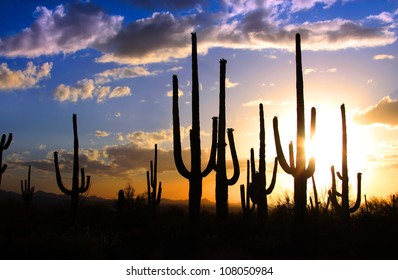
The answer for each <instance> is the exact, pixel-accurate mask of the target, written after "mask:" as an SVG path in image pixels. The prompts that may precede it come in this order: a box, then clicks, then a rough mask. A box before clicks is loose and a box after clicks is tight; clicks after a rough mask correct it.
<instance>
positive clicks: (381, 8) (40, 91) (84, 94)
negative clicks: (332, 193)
mask: <svg viewBox="0 0 398 280" xmlns="http://www.w3.org/2000/svg"><path fill="white" fill-rule="evenodd" d="M1 6H2V7H1V9H0V134H8V133H13V141H12V143H11V146H10V147H9V148H8V149H7V150H5V151H3V164H4V163H6V164H7V165H8V168H7V170H6V172H5V173H4V174H3V179H2V184H1V186H0V188H1V189H3V190H7V191H15V192H19V188H20V187H19V186H20V180H22V179H25V178H26V177H27V169H28V165H31V166H32V175H31V176H32V178H31V181H32V185H34V186H35V187H36V190H41V191H46V192H52V193H61V192H60V190H59V189H58V187H57V184H56V180H55V172H54V159H53V152H54V151H58V152H59V159H60V164H61V174H62V177H63V181H64V185H65V186H66V187H68V188H70V187H71V177H72V175H71V170H72V161H73V130H72V115H73V114H77V122H78V134H79V142H80V149H79V152H80V165H81V167H84V168H85V171H86V175H90V176H91V181H92V185H91V188H90V190H89V193H88V194H86V195H96V196H100V197H104V198H112V199H116V197H117V193H118V190H119V189H123V188H125V187H126V186H127V185H128V184H130V185H131V186H133V187H134V188H135V190H136V193H138V194H139V193H144V192H145V191H146V171H147V170H148V169H149V162H150V160H152V159H153V157H154V145H155V144H158V147H159V157H158V171H159V173H158V179H159V180H160V181H162V188H163V197H165V198H170V199H187V198H188V181H187V180H185V179H184V178H183V177H181V176H180V175H179V174H178V173H177V171H176V168H175V165H174V159H173V152H172V139H173V135H172V115H171V108H172V100H171V90H172V87H171V82H172V75H174V74H175V75H177V76H178V79H179V82H180V90H181V92H180V95H181V96H180V98H179V102H180V118H181V126H182V137H183V148H184V160H185V162H186V164H188V165H189V159H188V158H187V155H188V154H189V141H188V140H189V139H188V137H187V136H189V133H188V132H189V128H190V125H191V96H190V93H191V60H190V59H191V32H196V34H197V38H198V52H199V59H198V61H199V62H198V63H199V82H200V121H201V144H202V162H203V164H205V163H206V162H207V159H208V155H209V150H210V140H211V118H212V117H213V116H217V115H218V96H219V81H218V80H219V60H220V59H221V58H224V59H226V60H227V61H228V63H227V82H226V84H227V97H226V103H227V113H226V114H227V127H228V128H233V129H234V137H235V144H236V148H237V153H238V158H239V162H240V167H241V176H240V179H239V181H238V183H237V184H236V185H234V186H231V187H230V188H229V200H230V202H238V201H239V185H240V184H245V183H246V160H247V159H248V157H249V155H250V148H254V150H255V154H256V158H257V159H258V150H259V136H258V134H259V109H258V106H259V104H260V103H263V104H264V111H265V113H264V114H265V126H266V157H267V177H268V180H267V181H268V182H269V181H271V179H270V178H271V175H272V168H273V160H274V157H275V156H276V151H275V144H274V137H273V130H272V118H273V117H274V116H277V117H278V120H279V130H280V134H281V135H280V137H281V142H282V145H283V148H284V149H285V153H287V149H288V144H289V142H290V141H293V142H295V141H296V137H295V133H296V128H295V123H296V116H295V110H296V109H295V108H296V107H295V106H296V100H295V58H294V57H295V54H294V46H295V45H294V44H295V43H294V40H295V34H296V33H300V34H301V38H302V50H303V72H304V94H305V110H306V127H307V128H309V122H310V116H309V114H310V108H311V107H315V108H316V109H317V127H316V133H315V138H314V139H312V140H311V141H308V151H309V152H308V153H309V154H310V155H312V156H315V158H316V161H317V165H316V172H315V175H314V176H315V180H316V183H317V188H318V192H319V193H320V196H321V197H323V199H325V194H326V191H327V189H328V188H330V186H331V174H330V166H331V165H335V166H336V170H341V113H340V105H341V104H343V103H344V104H345V107H346V114H347V129H348V162H349V166H348V171H349V177H350V184H351V185H352V187H353V188H352V192H353V193H354V196H353V197H355V196H356V184H357V182H356V174H357V173H358V172H361V173H362V193H364V194H367V195H368V196H377V197H387V196H389V195H390V194H393V193H397V192H398V185H397V183H396V179H395V178H396V173H397V170H398V163H397V159H398V84H397V79H396V73H397V70H398V43H397V34H398V28H397V24H398V2H397V1H395V0H391V1H390V0H378V1H370V0H263V1H261V0H257V1H255V0H219V1H210V0H190V1H182V0H168V1H154V0H149V1H145V0H114V1H104V0H96V1H69V2H68V1H65V2H62V1H53V0H48V1H45V0H43V1H22V0H12V1H11V0H5V1H2V2H1ZM227 150H228V149H227ZM227 160H228V162H229V164H228V166H229V167H231V164H230V163H231V157H230V155H229V154H227ZM228 175H229V176H232V169H231V170H228ZM214 179H215V173H214V172H212V173H211V174H210V175H209V176H208V177H206V178H205V180H204V182H203V198H207V199H209V200H212V201H214V196H215V195H214V189H215V183H214ZM292 189H293V179H292V177H291V176H290V175H287V174H286V173H284V171H283V170H282V169H281V168H279V170H278V177H277V183H276V188H275V191H274V193H273V194H271V196H270V198H271V201H272V200H273V201H276V200H277V199H279V197H281V196H283V195H284V194H286V193H291V192H292ZM311 190H312V186H311V183H310V181H309V183H308V194H309V195H311Z"/></svg>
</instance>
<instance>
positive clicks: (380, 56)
mask: <svg viewBox="0 0 398 280" xmlns="http://www.w3.org/2000/svg"><path fill="white" fill-rule="evenodd" d="M394 58H395V56H394V55H392V54H377V55H375V56H373V59H374V60H385V59H394Z"/></svg>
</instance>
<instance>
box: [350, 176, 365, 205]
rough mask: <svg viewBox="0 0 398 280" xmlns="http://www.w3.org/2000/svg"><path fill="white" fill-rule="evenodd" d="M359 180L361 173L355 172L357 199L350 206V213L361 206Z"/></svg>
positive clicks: (360, 179)
mask: <svg viewBox="0 0 398 280" xmlns="http://www.w3.org/2000/svg"><path fill="white" fill-rule="evenodd" d="M361 181H362V173H360V172H359V173H357V183H358V186H357V188H358V190H357V200H356V201H355V205H354V206H353V207H351V208H350V213H354V212H355V211H357V210H358V209H359V207H360V206H361Z"/></svg>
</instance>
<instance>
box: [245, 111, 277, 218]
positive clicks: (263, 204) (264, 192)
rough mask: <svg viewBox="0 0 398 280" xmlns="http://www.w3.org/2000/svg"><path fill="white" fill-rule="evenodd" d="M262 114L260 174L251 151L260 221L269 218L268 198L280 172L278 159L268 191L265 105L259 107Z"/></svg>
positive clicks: (253, 180) (255, 199)
mask: <svg viewBox="0 0 398 280" xmlns="http://www.w3.org/2000/svg"><path fill="white" fill-rule="evenodd" d="M259 112H260V151H259V157H260V158H259V163H258V172H256V163H255V160H254V150H253V149H251V150H250V161H251V163H250V164H251V169H252V187H253V198H252V200H253V201H254V202H255V203H256V204H257V214H258V217H259V218H260V219H263V218H267V217H268V201H267V196H268V195H270V194H271V193H272V191H273V190H274V188H275V183H276V173H277V171H278V158H277V157H276V158H275V160H274V170H273V173H272V179H271V183H270V185H269V187H268V189H267V179H266V178H267V177H266V162H265V124H264V109H263V104H260V105H259Z"/></svg>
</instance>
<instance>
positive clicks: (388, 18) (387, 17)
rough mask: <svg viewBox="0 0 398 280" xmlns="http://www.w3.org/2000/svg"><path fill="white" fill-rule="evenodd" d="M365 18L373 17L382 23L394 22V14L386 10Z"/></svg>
mask: <svg viewBox="0 0 398 280" xmlns="http://www.w3.org/2000/svg"><path fill="white" fill-rule="evenodd" d="M367 19H375V20H378V21H381V22H384V23H392V22H394V15H393V14H391V13H388V12H381V13H380V14H378V15H370V16H368V17H367Z"/></svg>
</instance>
